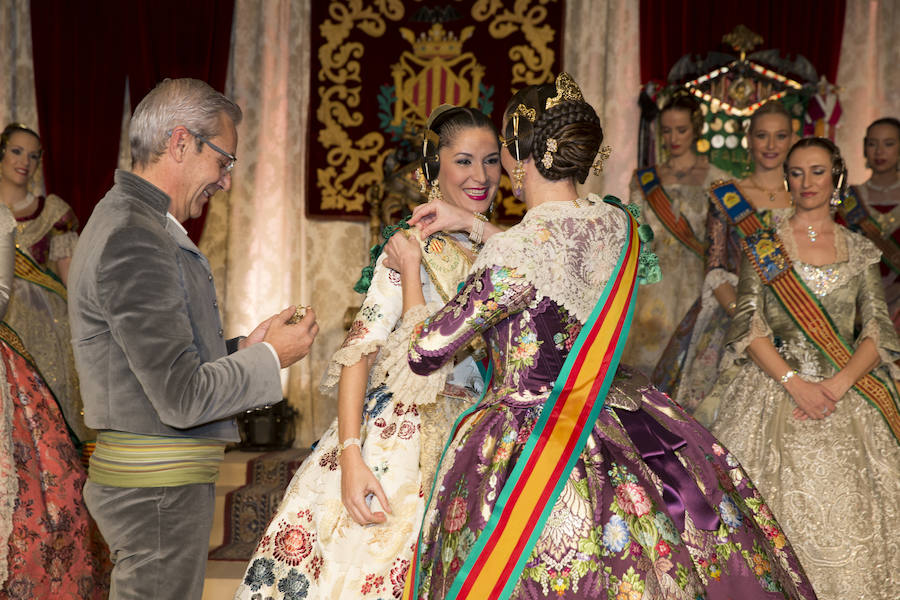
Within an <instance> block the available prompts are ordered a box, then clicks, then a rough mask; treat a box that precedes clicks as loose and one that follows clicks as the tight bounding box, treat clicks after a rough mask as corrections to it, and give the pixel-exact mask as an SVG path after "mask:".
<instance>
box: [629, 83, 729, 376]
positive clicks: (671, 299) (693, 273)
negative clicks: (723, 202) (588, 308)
mask: <svg viewBox="0 0 900 600" xmlns="http://www.w3.org/2000/svg"><path fill="white" fill-rule="evenodd" d="M701 126H702V114H701V113H700V106H699V105H698V104H697V102H696V101H695V100H693V99H692V98H689V97H687V96H678V97H676V98H674V99H673V100H672V101H670V102H669V103H668V104H667V105H666V106H664V107H663V109H662V112H661V113H660V131H661V133H662V140H663V146H664V147H665V149H666V150H667V152H668V159H667V160H666V161H665V162H664V163H662V164H661V165H660V166H659V168H658V169H657V174H658V175H659V179H660V182H661V183H662V185H663V188H664V189H665V191H666V194H667V195H668V196H669V198H670V199H671V200H672V212H673V214H674V215H675V217H676V218H678V217H679V216H683V217H684V218H685V219H686V220H687V222H688V223H689V224H690V226H691V229H692V230H693V232H694V233H695V234H696V236H697V238H698V239H699V240H700V241H701V242H702V241H704V239H705V231H706V215H707V211H708V209H709V201H708V199H707V196H706V190H707V189H709V186H710V185H711V184H712V183H713V182H714V181H717V180H719V179H727V178H728V175H727V174H726V173H725V172H724V171H722V170H721V169H719V168H718V167H715V166H713V165H711V164H710V163H709V161H708V160H707V159H706V157H703V156H700V155H699V154H697V153H696V152H695V146H696V142H697V139H698V138H699V137H700V128H701ZM631 202H632V203H633V204H637V205H638V206H640V207H641V214H642V215H643V218H644V220H645V222H646V223H647V224H648V225H650V227H652V228H653V235H654V239H653V245H652V248H653V252H654V253H655V254H656V256H657V257H658V258H659V267H660V269H661V270H662V281H660V282H659V283H655V284H652V285H646V286H641V288H640V289H639V290H638V293H637V304H636V307H635V311H634V318H633V320H632V324H631V335H630V336H629V337H628V345H627V346H626V347H625V355H624V356H623V358H622V362H624V363H625V364H628V365H632V366H634V367H636V368H638V369H640V370H642V371H643V372H645V373H646V374H648V375H649V374H651V373H652V372H653V370H654V368H655V367H656V364H657V362H659V359H660V356H661V355H662V353H663V350H664V349H665V347H666V344H667V343H668V342H669V338H671V337H672V334H673V333H674V332H675V328H676V327H677V326H678V324H679V323H681V322H682V320H683V319H684V317H685V315H686V314H687V312H688V310H690V309H691V307H692V305H693V304H694V301H695V300H697V297H698V296H699V295H700V290H701V289H702V287H703V276H704V272H703V257H702V256H698V255H697V254H695V253H694V252H692V251H691V250H689V249H688V248H687V247H686V246H685V245H684V244H682V243H681V242H680V241H679V240H678V238H676V237H675V236H674V235H673V234H672V233H671V232H670V231H669V230H668V229H666V227H665V226H664V225H663V224H662V222H661V221H660V220H659V218H658V217H657V215H656V213H654V212H653V210H652V209H651V208H650V206H649V205H648V204H647V200H646V198H645V197H644V194H643V192H642V191H641V187H640V185H638V183H637V179H636V178H635V179H634V180H632V183H631Z"/></svg>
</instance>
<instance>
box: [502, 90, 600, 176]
mask: <svg viewBox="0 0 900 600" xmlns="http://www.w3.org/2000/svg"><path fill="white" fill-rule="evenodd" d="M556 95H557V89H556V85H555V84H552V83H548V84H543V85H533V86H529V87H526V88H524V89H522V90H519V92H517V93H516V94H515V95H514V96H513V97H512V99H511V100H510V101H509V106H508V107H507V109H506V120H507V128H506V134H505V135H506V137H507V138H510V137H511V135H510V134H509V132H510V131H511V129H512V128H511V126H510V123H509V120H510V119H511V117H512V115H513V114H514V113H515V112H516V110H517V109H518V107H519V105H520V104H521V105H524V106H525V107H526V108H528V109H534V110H535V114H536V117H535V120H534V123H530V122H529V120H528V119H527V118H525V117H523V116H519V122H520V125H519V127H520V135H519V150H520V152H521V157H520V158H523V159H524V158H527V157H528V156H532V157H533V158H534V164H535V166H536V167H537V170H538V173H540V174H541V175H542V176H543V177H544V178H545V179H549V180H551V181H558V180H560V179H570V178H571V179H574V180H575V181H577V182H578V183H584V181H585V179H587V176H588V175H589V174H590V172H591V167H592V166H593V164H594V161H595V160H596V159H597V152H598V151H599V150H600V145H601V144H602V143H603V128H602V127H601V126H600V118H599V117H598V116H597V113H596V111H594V108H593V107H592V106H591V105H590V104H588V103H587V102H585V101H584V100H564V101H562V102H559V103H558V104H556V105H555V106H552V107H550V108H549V109H547V110H544V106H545V105H546V102H547V99H548V98H553V97H555V96H556ZM523 123H524V125H523ZM522 130H525V131H524V133H525V135H523V131H522ZM550 138H553V139H555V140H556V144H557V148H556V151H555V152H553V153H552V155H553V163H552V164H551V165H550V167H549V168H547V167H545V166H544V163H543V162H542V161H541V159H542V157H543V156H544V153H545V152H546V151H547V140H548V139H550ZM507 149H508V150H509V151H510V153H512V154H513V158H516V156H515V150H514V144H513V143H512V142H510V143H508V144H507Z"/></svg>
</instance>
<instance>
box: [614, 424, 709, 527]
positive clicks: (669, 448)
mask: <svg viewBox="0 0 900 600" xmlns="http://www.w3.org/2000/svg"><path fill="white" fill-rule="evenodd" d="M615 410H616V414H617V415H618V416H619V420H620V421H621V422H622V425H624V426H625V431H626V432H628V436H629V437H630V438H631V441H632V442H633V443H634V445H635V447H636V448H637V449H638V451H639V452H640V453H641V457H642V458H643V459H644V462H645V463H646V464H647V466H648V467H650V469H651V470H652V471H653V472H654V473H656V475H657V476H658V477H659V479H660V480H661V481H662V484H663V501H665V503H666V507H667V508H668V509H669V516H670V517H671V518H672V520H673V521H674V522H675V524H676V525H677V526H678V530H679V531H684V513H685V510H687V511H689V512H690V513H691V520H692V521H693V522H694V525H696V526H697V527H698V528H700V529H706V530H709V531H715V530H716V529H718V528H719V515H718V514H717V513H716V511H715V510H714V509H713V508H712V507H711V506H710V505H709V503H708V502H707V501H706V497H705V496H704V495H703V492H701V491H700V488H698V487H697V484H696V482H694V480H693V479H692V478H691V476H690V474H689V473H688V472H687V470H686V469H685V468H684V465H682V464H681V462H680V461H679V460H678V457H677V456H675V451H676V450H678V449H679V448H681V447H682V446H684V445H685V444H687V442H685V441H684V439H683V438H682V437H681V436H679V435H677V434H675V433H673V432H671V431H669V430H668V429H666V428H665V427H663V426H662V425H660V424H659V422H658V421H657V420H656V419H654V418H653V417H651V416H650V415H649V414H647V413H646V412H644V411H643V410H637V411H634V412H631V411H627V410H622V409H615Z"/></svg>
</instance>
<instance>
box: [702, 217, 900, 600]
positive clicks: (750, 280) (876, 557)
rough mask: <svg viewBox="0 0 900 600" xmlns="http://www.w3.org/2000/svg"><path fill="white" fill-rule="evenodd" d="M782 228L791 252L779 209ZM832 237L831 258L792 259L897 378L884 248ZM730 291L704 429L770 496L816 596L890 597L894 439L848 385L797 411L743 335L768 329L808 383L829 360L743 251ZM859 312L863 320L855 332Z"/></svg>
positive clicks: (896, 487) (895, 582) (898, 584)
mask: <svg viewBox="0 0 900 600" xmlns="http://www.w3.org/2000/svg"><path fill="white" fill-rule="evenodd" d="M778 233H779V236H780V237H781V239H782V240H783V242H784V245H785V248H786V250H787V252H788V254H789V255H791V257H792V258H794V257H796V256H797V252H796V244H795V243H794V240H793V237H792V235H791V231H790V225H789V223H788V222H787V220H786V219H785V220H782V221H781V224H780V225H779V227H778ZM835 237H836V252H837V262H836V263H834V264H831V265H825V266H820V267H816V266H811V265H806V264H803V263H797V262H795V266H794V268H795V269H796V270H797V271H798V272H799V273H800V275H801V277H802V278H803V280H804V281H805V282H806V284H807V285H808V286H809V288H810V289H811V290H812V291H813V292H814V293H815V294H816V296H817V297H818V299H819V301H820V302H821V303H822V305H823V306H824V307H825V309H826V310H827V311H828V313H829V314H830V315H831V318H832V319H833V321H834V323H835V325H836V326H837V328H838V330H839V331H840V333H841V335H842V336H843V337H844V339H845V340H848V341H852V342H853V343H854V346H856V345H858V344H859V342H860V341H862V340H863V339H865V338H871V339H872V340H873V341H874V342H875V344H876V346H877V347H878V352H879V355H880V356H881V358H882V359H883V361H884V363H883V365H882V366H881V367H879V368H878V370H877V374H878V375H879V376H880V377H882V378H887V377H890V376H891V375H893V376H894V377H896V376H897V369H896V368H895V367H894V365H893V361H894V360H895V359H896V358H898V356H900V342H898V339H897V336H896V334H895V332H894V328H893V326H892V325H891V322H890V321H889V320H888V316H887V311H886V306H885V303H884V293H883V291H882V288H881V276H880V274H879V270H878V263H879V260H880V255H881V253H880V252H879V251H878V250H877V249H876V248H875V246H874V245H873V244H872V243H871V242H869V241H868V240H866V239H865V238H863V237H862V236H859V235H856V234H853V233H850V232H849V231H847V230H846V229H844V228H843V227H837V229H836V232H835ZM795 260H796V259H795ZM738 295H739V302H738V310H737V313H736V315H735V318H734V321H733V323H732V326H731V329H730V331H729V335H728V338H729V339H728V343H727V345H726V351H725V355H724V356H723V359H722V364H721V367H722V372H721V375H720V377H719V379H718V381H717V382H716V385H715V386H714V388H713V390H712V391H711V393H710V395H709V396H708V397H707V399H706V400H705V401H704V402H703V403H702V404H701V405H700V406H699V407H698V410H697V412H696V413H695V415H694V416H695V417H697V419H698V420H700V421H701V422H702V423H705V424H709V423H710V422H711V421H713V419H714V422H712V425H711V428H710V429H711V431H712V433H713V434H714V435H715V436H716V437H718V438H719V439H720V440H721V441H722V442H723V443H724V444H725V445H726V446H728V448H729V449H730V450H731V451H732V452H733V453H734V454H735V456H737V458H738V459H739V460H740V461H741V463H742V464H743V465H744V468H745V469H746V470H747V472H748V473H749V474H750V476H751V477H752V478H753V480H754V481H755V482H756V484H757V486H758V488H759V490H760V491H761V492H762V494H763V496H764V497H765V498H766V499H767V500H768V502H769V505H770V506H771V507H772V510H773V512H774V514H775V517H776V518H777V519H778V521H779V522H780V523H781V525H782V526H783V527H784V529H785V532H786V533H787V537H788V539H789V540H791V542H792V543H793V544H794V548H795V549H796V550H797V554H798V555H799V557H800V560H801V562H802V564H803V567H804V569H805V570H806V573H807V575H808V576H809V579H810V581H811V582H812V584H813V587H814V588H815V590H816V593H817V594H818V596H819V598H820V599H821V600H853V599H863V598H865V599H866V600H897V598H900V445H898V442H897V440H896V439H895V438H894V437H893V435H892V434H891V431H890V429H889V428H888V426H887V424H886V423H885V421H884V420H883V419H882V417H881V415H880V414H879V413H878V411H877V410H876V409H875V408H874V407H872V406H871V405H870V404H869V403H868V402H867V401H866V400H865V399H864V398H863V397H862V396H860V395H859V394H858V393H856V392H855V391H852V390H851V391H850V392H848V393H847V394H846V395H845V396H844V397H843V398H842V399H841V400H840V402H839V403H838V405H837V410H836V411H835V412H834V414H832V415H831V416H829V417H827V418H825V419H823V420H817V421H814V420H807V421H799V420H797V419H794V418H793V416H792V414H791V412H792V410H793V408H794V403H793V400H792V399H791V397H790V396H789V395H788V394H787V392H786V391H785V390H784V388H783V386H782V385H781V383H780V382H779V381H776V380H774V379H772V378H771V377H769V376H767V375H766V374H765V373H764V372H763V371H762V370H761V369H760V368H759V367H757V366H756V364H755V363H754V362H752V361H751V360H750V358H749V357H748V356H747V355H746V354H745V353H744V351H745V349H746V348H747V346H748V345H749V343H750V342H751V341H752V340H753V339H756V338H758V337H768V338H770V339H771V340H772V341H773V343H774V344H775V346H776V348H778V352H779V353H780V354H781V356H782V357H783V358H784V359H785V360H786V361H787V363H788V364H789V365H790V366H791V368H793V369H795V370H796V371H798V373H799V376H800V377H803V378H804V379H807V380H809V381H819V380H821V379H824V378H826V377H830V376H831V375H833V374H834V372H835V368H834V367H833V366H832V365H831V364H830V363H829V362H828V361H827V360H826V359H825V357H824V356H823V355H822V354H821V353H820V352H819V351H818V350H817V349H816V348H814V347H813V346H812V344H811V343H810V342H809V341H808V340H807V338H806V337H805V336H804V335H803V333H802V332H801V331H800V330H799V329H798V328H797V327H796V325H794V323H793V322H792V321H791V318H790V317H789V316H788V314H787V312H786V311H785V310H784V308H783V307H782V306H781V305H780V304H779V302H778V300H777V299H776V298H775V296H774V295H773V294H772V292H771V291H770V290H769V289H768V288H766V287H764V286H763V284H762V282H761V281H760V279H759V277H758V276H757V274H756V272H755V271H754V270H753V267H752V266H751V265H750V263H749V261H748V260H747V259H746V258H745V259H744V261H743V264H742V265H741V278H740V283H739V289H738ZM857 318H858V319H857ZM857 320H858V322H859V325H858V327H860V328H861V329H860V333H859V334H858V335H856V336H854V335H853V332H854V322H855V321H857ZM888 368H890V369H891V370H892V371H893V373H891V374H889V373H888ZM716 413H717V414H716Z"/></svg>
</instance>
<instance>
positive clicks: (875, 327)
mask: <svg viewBox="0 0 900 600" xmlns="http://www.w3.org/2000/svg"><path fill="white" fill-rule="evenodd" d="M861 279H862V284H861V285H860V286H859V289H858V291H857V294H856V305H857V307H858V309H859V316H860V323H862V329H861V330H860V334H859V336H858V337H857V339H856V346H859V344H860V343H861V342H862V341H863V340H864V339H866V338H869V339H871V340H872V341H873V342H875V347H876V348H877V349H878V355H879V356H880V357H881V360H882V361H883V362H884V363H885V364H886V365H888V367H889V368H890V370H891V375H892V376H893V377H894V378H900V368H898V367H897V366H896V365H895V364H894V361H896V360H897V359H898V358H900V340H898V339H897V332H896V330H895V329H894V324H893V323H892V322H891V320H890V317H889V316H888V310H887V304H886V303H885V300H884V287H883V286H882V284H881V271H880V269H879V266H878V263H873V264H870V265H868V266H867V267H866V268H865V272H864V273H863V274H862V275H861Z"/></svg>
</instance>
